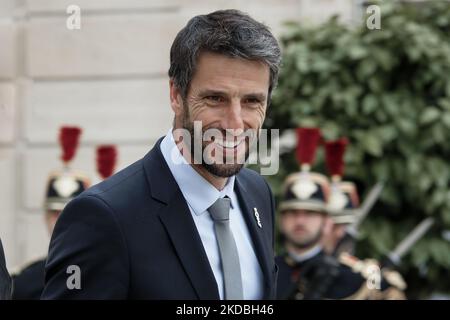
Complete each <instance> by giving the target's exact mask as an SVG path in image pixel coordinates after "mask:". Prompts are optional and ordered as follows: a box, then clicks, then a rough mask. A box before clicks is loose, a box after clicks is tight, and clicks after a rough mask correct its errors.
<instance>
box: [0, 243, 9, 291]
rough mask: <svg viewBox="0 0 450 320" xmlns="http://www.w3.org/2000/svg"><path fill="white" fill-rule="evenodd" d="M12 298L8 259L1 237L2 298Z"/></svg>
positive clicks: (0, 289) (0, 286) (0, 274)
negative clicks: (7, 265)
mask: <svg viewBox="0 0 450 320" xmlns="http://www.w3.org/2000/svg"><path fill="white" fill-rule="evenodd" d="M9 299H11V277H10V276H9V273H8V269H6V259H5V254H4V252H3V246H2V240H1V239H0V300H9Z"/></svg>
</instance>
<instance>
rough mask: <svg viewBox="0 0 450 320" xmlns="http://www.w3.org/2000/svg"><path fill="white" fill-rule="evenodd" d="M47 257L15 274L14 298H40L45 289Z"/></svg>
mask: <svg viewBox="0 0 450 320" xmlns="http://www.w3.org/2000/svg"><path fill="white" fill-rule="evenodd" d="M44 276H45V259H43V260H39V261H36V262H34V263H32V264H30V265H29V266H28V267H26V268H25V269H23V270H22V271H21V272H20V274H18V275H16V276H13V281H14V292H13V299H14V300H39V299H40V298H41V294H42V291H43V290H44Z"/></svg>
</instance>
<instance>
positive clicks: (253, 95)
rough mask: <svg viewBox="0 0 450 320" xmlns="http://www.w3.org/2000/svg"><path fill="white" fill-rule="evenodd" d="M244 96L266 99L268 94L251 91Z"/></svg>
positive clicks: (260, 99)
mask: <svg viewBox="0 0 450 320" xmlns="http://www.w3.org/2000/svg"><path fill="white" fill-rule="evenodd" d="M244 98H246V99H248V98H252V99H257V100H259V101H266V100H267V96H266V94H264V93H258V92H256V93H249V94H246V95H244Z"/></svg>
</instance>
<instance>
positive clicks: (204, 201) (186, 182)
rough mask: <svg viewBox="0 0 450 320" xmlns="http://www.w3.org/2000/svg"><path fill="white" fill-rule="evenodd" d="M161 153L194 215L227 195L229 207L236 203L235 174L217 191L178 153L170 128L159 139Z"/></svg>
mask: <svg viewBox="0 0 450 320" xmlns="http://www.w3.org/2000/svg"><path fill="white" fill-rule="evenodd" d="M160 148H161V153H162V154H163V157H164V159H165V161H166V162H167V165H168V166H169V169H170V171H171V173H172V175H173V177H174V178H175V181H176V182H177V184H178V186H179V188H180V190H181V193H182V194H183V196H184V198H185V199H186V201H187V203H188V204H189V206H190V207H191V208H192V210H193V211H194V213H195V215H197V216H199V215H201V214H202V213H204V212H205V211H206V210H208V208H209V207H210V206H211V205H212V204H213V203H214V202H215V201H216V200H217V199H218V198H223V197H225V196H228V197H229V198H230V199H231V208H233V207H234V206H235V205H236V204H235V203H233V202H234V201H235V199H236V198H235V197H234V196H233V195H234V181H235V176H231V177H229V178H228V181H227V184H226V185H225V187H224V188H223V189H222V190H221V191H219V190H217V189H216V188H215V187H214V186H213V185H212V184H211V183H209V182H208V181H207V180H206V179H205V178H203V177H202V176H201V175H200V174H199V173H198V172H197V171H195V169H194V168H193V167H192V166H191V165H190V164H189V163H188V162H187V161H186V159H185V158H184V157H183V155H182V154H181V153H180V151H179V149H178V147H177V146H176V144H175V140H174V138H173V134H172V129H170V130H169V132H168V133H167V135H166V136H165V137H164V139H163V140H162V141H161V145H160Z"/></svg>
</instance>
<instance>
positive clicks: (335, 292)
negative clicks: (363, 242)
mask: <svg viewBox="0 0 450 320" xmlns="http://www.w3.org/2000/svg"><path fill="white" fill-rule="evenodd" d="M276 263H277V265H278V267H279V274H278V285H277V290H278V291H277V298H278V299H282V300H285V299H288V300H311V299H313V300H319V299H345V300H390V299H405V295H404V294H403V291H402V290H404V288H405V284H404V282H403V280H402V278H401V276H400V275H399V274H398V273H396V272H395V271H386V272H387V277H386V274H385V272H384V271H381V273H379V276H377V275H376V270H379V267H378V265H377V264H376V263H375V261H374V260H365V261H362V260H359V259H357V258H355V257H353V256H350V255H348V254H343V255H341V256H340V257H339V258H338V259H336V258H334V257H332V256H329V255H327V254H325V253H324V252H323V251H320V252H319V253H318V254H317V255H315V256H313V257H311V258H310V259H308V260H305V261H303V262H301V263H297V262H295V261H294V260H293V259H292V258H291V257H290V256H289V255H287V254H285V255H281V256H278V257H277V258H276ZM377 280H379V281H378V283H377Z"/></svg>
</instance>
